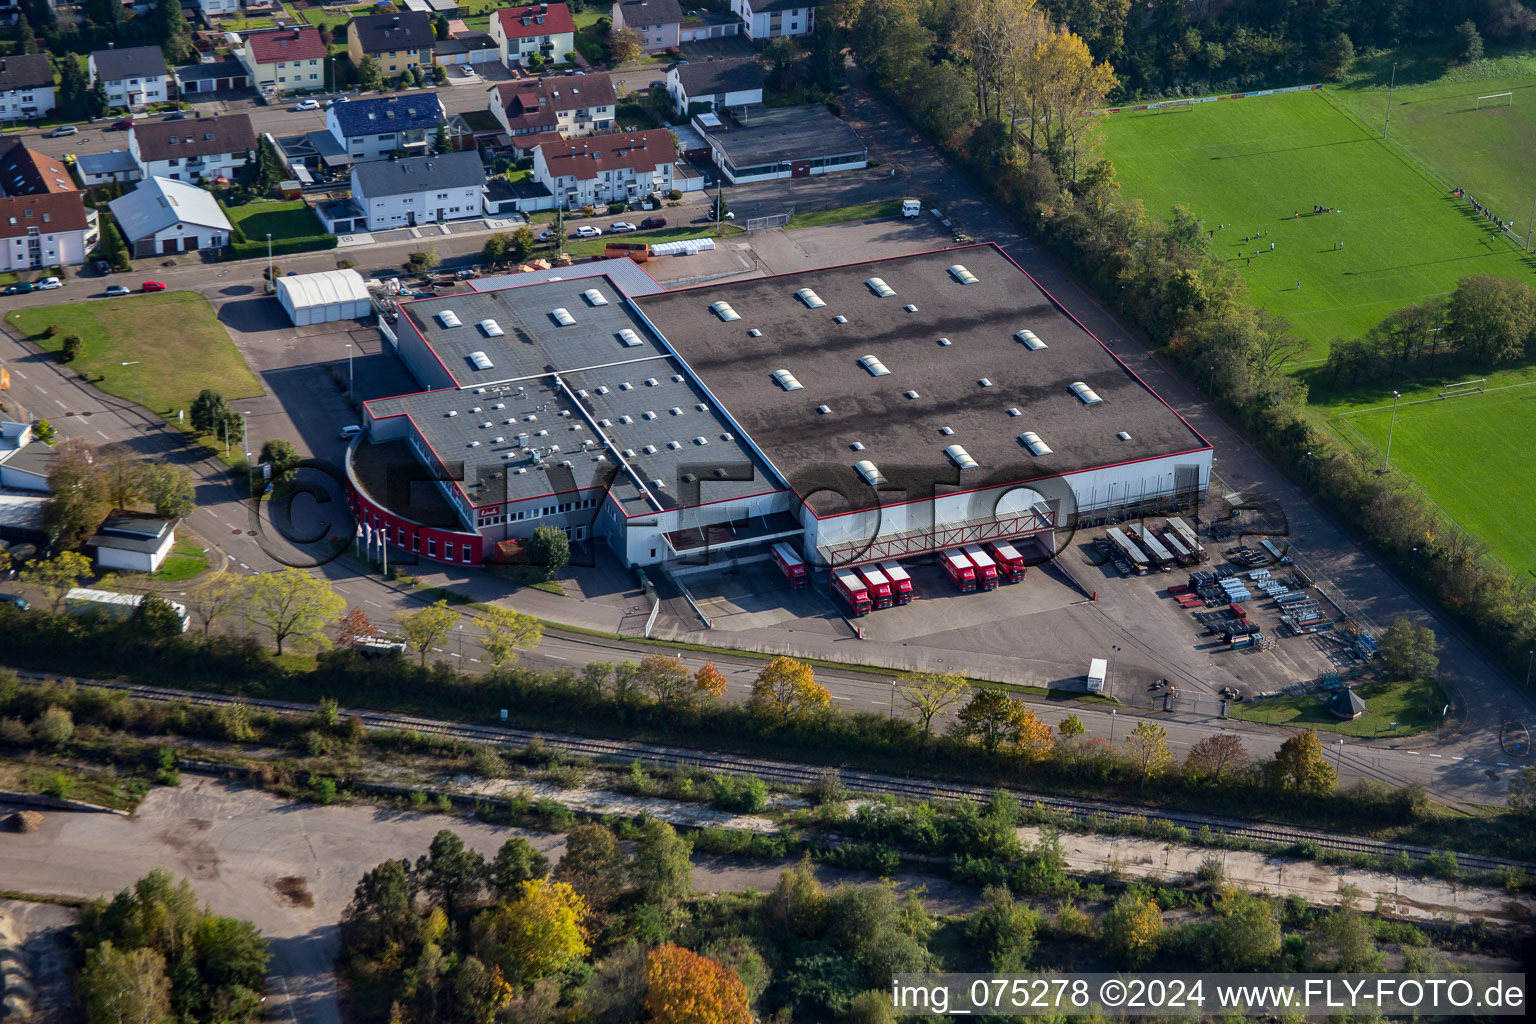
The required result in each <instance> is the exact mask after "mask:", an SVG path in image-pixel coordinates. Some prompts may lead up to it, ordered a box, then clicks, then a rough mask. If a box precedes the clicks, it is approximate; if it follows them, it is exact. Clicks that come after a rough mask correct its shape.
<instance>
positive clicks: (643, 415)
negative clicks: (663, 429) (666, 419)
mask: <svg viewBox="0 0 1536 1024" xmlns="http://www.w3.org/2000/svg"><path fill="white" fill-rule="evenodd" d="M640 418H641V419H643V420H653V419H655V418H656V414H655V413H654V412H652V411H651V410H650V409H647V410H645V412H643V413H641V414H640Z"/></svg>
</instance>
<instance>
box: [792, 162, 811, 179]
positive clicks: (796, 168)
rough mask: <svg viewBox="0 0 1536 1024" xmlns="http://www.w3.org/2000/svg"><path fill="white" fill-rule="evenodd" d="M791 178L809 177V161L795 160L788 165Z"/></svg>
mask: <svg viewBox="0 0 1536 1024" xmlns="http://www.w3.org/2000/svg"><path fill="white" fill-rule="evenodd" d="M789 176H790V177H791V178H809V177H810V176H811V162H810V161H809V160H796V161H795V162H794V163H792V164H790V165H789Z"/></svg>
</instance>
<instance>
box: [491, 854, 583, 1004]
mask: <svg viewBox="0 0 1536 1024" xmlns="http://www.w3.org/2000/svg"><path fill="white" fill-rule="evenodd" d="M586 920H587V903H586V900H584V899H582V897H581V896H580V895H579V894H578V893H577V892H576V890H575V889H573V888H571V887H570V886H569V885H567V884H566V883H565V882H560V881H552V880H550V879H547V878H534V879H530V880H528V881H526V882H523V883H522V884H521V885H519V886H518V891H517V895H516V896H514V897H513V898H512V899H510V900H508V901H507V902H506V903H504V904H502V905H501V906H499V907H494V908H492V909H491V910H488V911H486V912H485V913H483V914H480V915H479V916H478V917H476V918H475V921H474V925H473V930H474V946H475V949H476V952H477V953H478V954H479V956H480V957H481V958H482V959H484V960H485V961H486V962H487V963H493V964H495V965H497V966H498V967H500V968H501V969H502V971H503V973H504V974H505V975H506V976H507V977H508V978H510V979H514V980H516V981H518V982H520V983H523V984H527V983H529V982H533V981H537V980H538V979H540V978H544V977H548V976H549V975H552V974H557V973H559V972H560V971H562V970H564V969H565V968H567V967H569V966H570V965H572V964H574V963H575V962H576V961H578V960H580V959H581V958H582V957H584V956H586V955H587V951H588V947H587V936H586V929H585V925H586Z"/></svg>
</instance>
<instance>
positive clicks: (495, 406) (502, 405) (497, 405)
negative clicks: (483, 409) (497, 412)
mask: <svg viewBox="0 0 1536 1024" xmlns="http://www.w3.org/2000/svg"><path fill="white" fill-rule="evenodd" d="M506 407H507V403H506V402H495V403H493V404H492V405H491V408H492V409H505V408H506Z"/></svg>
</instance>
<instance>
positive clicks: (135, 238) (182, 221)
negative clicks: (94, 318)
mask: <svg viewBox="0 0 1536 1024" xmlns="http://www.w3.org/2000/svg"><path fill="white" fill-rule="evenodd" d="M108 205H109V206H110V207H111V209H112V216H114V217H116V218H117V226H118V227H119V228H120V229H121V230H122V232H123V239H124V240H125V241H126V242H127V243H128V248H129V250H130V251H131V252H132V253H133V257H134V258H135V259H147V258H148V257H151V256H158V255H160V254H162V253H177V252H195V251H196V250H199V249H222V248H223V247H224V246H225V245H227V244H228V243H229V236H230V226H229V218H228V217H225V216H224V211H223V210H222V209H220V208H219V203H218V200H216V199H214V198H213V193H212V192H209V191H207V190H206V189H202V188H199V187H198V186H196V185H189V184H187V183H186V182H183V181H173V180H171V179H170V178H145V179H144V180H143V181H141V182H139V185H138V187H137V188H135V189H134V190H133V191H132V192H129V193H128V194H127V195H125V196H122V197H120V198H117V199H114V200H112V202H111V203H109V204H108Z"/></svg>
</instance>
